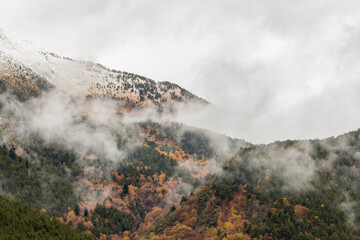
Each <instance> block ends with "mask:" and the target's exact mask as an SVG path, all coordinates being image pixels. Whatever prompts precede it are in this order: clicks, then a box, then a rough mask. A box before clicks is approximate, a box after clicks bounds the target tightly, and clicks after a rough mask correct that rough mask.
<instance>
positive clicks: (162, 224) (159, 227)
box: [154, 211, 174, 234]
mask: <svg viewBox="0 0 360 240" xmlns="http://www.w3.org/2000/svg"><path fill="white" fill-rule="evenodd" d="M173 225H174V212H173V211H170V212H169V213H168V214H166V216H165V217H163V218H161V219H160V220H159V221H158V222H157V223H156V225H155V229H154V233H155V234H161V233H163V232H164V230H165V229H166V228H171V227H172V226H173Z"/></svg>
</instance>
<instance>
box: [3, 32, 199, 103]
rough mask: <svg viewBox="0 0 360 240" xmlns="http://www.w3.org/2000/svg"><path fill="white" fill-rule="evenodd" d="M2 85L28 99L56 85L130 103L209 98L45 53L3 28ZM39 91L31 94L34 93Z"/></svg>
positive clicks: (92, 95) (68, 90)
mask: <svg viewBox="0 0 360 240" xmlns="http://www.w3.org/2000/svg"><path fill="white" fill-rule="evenodd" d="M0 36H1V38H2V39H3V40H4V41H3V43H2V44H1V42H0V84H2V85H5V86H7V87H8V88H11V89H13V90H14V89H15V91H17V92H18V93H19V94H20V95H21V94H22V93H23V92H27V94H25V95H26V96H25V97H24V98H25V99H28V98H30V97H33V96H37V95H38V94H40V93H41V92H42V91H43V90H46V89H49V88H51V87H56V88H58V89H60V90H62V91H66V92H68V93H70V94H71V95H75V96H86V97H91V98H95V97H107V98H112V99H119V100H122V101H125V102H126V103H128V105H130V106H147V105H149V104H150V105H153V106H155V107H157V108H159V106H160V105H161V104H163V103H165V102H170V103H175V102H187V101H194V100H195V101H200V102H204V103H206V101H204V100H202V99H200V98H198V97H196V96H195V95H193V94H191V93H190V92H188V91H187V90H185V89H183V88H181V87H179V86H178V85H176V84H172V83H170V82H155V81H153V80H151V79H149V78H146V77H143V76H140V75H137V74H133V73H127V72H123V71H116V70H110V69H108V68H106V67H104V66H102V65H100V64H97V63H93V62H87V61H77V60H73V59H70V58H66V57H60V56H58V55H56V54H54V53H49V52H46V51H44V50H42V49H40V48H37V47H36V46H35V45H33V44H31V43H28V42H20V43H19V42H15V41H11V40H9V38H8V37H7V36H6V34H5V33H4V32H3V31H1V32H0ZM34 92H35V93H36V94H31V93H34Z"/></svg>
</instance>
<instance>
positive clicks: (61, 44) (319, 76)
mask: <svg viewBox="0 0 360 240" xmlns="http://www.w3.org/2000/svg"><path fill="white" fill-rule="evenodd" d="M0 28H1V29H3V30H4V31H5V32H6V33H8V34H10V35H12V36H13V37H14V38H15V39H18V40H29V41H31V42H33V43H35V44H36V45H38V46H40V47H42V48H44V49H46V50H48V51H51V52H55V53H57V54H59V55H62V56H68V57H72V58H76V59H86V60H92V61H95V62H99V63H101V64H103V65H105V66H107V67H109V68H113V69H117V70H124V71H127V72H134V73H137V74H140V75H144V76H147V77H149V78H152V79H154V80H156V81H171V82H175V83H178V84H179V85H181V86H182V87H184V88H186V89H188V90H189V91H191V92H193V93H195V94H197V95H199V96H201V97H203V98H205V99H207V100H209V101H210V102H212V103H214V104H216V105H217V106H220V107H222V108H227V111H228V114H224V115H222V116H219V114H213V113H208V114H205V115H204V116H203V118H196V120H194V125H199V126H203V127H207V128H211V129H212V130H215V131H218V132H223V133H226V134H227V135H231V136H236V137H239V138H244V139H246V140H249V141H252V142H269V141H274V140H277V139H288V138H291V139H294V138H296V139H298V138H317V137H318V138H323V137H328V136H331V135H338V134H341V133H344V132H346V131H350V130H355V129H357V128H359V127H360V111H359V109H360V94H359V93H360V1H357V0H353V1H347V0H337V1H334V0H321V1H320V0H302V1H298V0H248V1H245V0H231V1H229V0H218V1H215V0H182V1H178V0H177V1H175V0H142V1H141V0H127V1H123V0H62V1H48V0H22V1H20V0H11V1H9V0H0ZM225 116H226V117H225ZM210 117H211V118H212V119H211V120H210V119H209V121H205V120H204V118H205V119H206V118H210ZM190 118H191V117H190ZM204 121H205V122H207V123H206V124H205V123H204ZM190 122H191V121H190Z"/></svg>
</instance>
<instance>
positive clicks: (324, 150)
mask: <svg viewBox="0 0 360 240" xmlns="http://www.w3.org/2000/svg"><path fill="white" fill-rule="evenodd" d="M193 103H196V104H199V103H200V104H207V102H206V101H205V100H203V99H201V98H198V97H196V96H195V95H193V94H191V93H190V92H188V91H187V90H185V89H183V88H181V87H179V86H178V85H176V84H172V83H170V82H155V81H153V80H151V79H148V78H146V77H142V76H139V75H136V74H131V73H126V72H122V71H115V70H109V69H107V68H106V67H103V66H101V65H99V64H95V63H91V62H85V61H77V60H72V59H69V58H65V57H60V56H58V55H56V54H52V53H48V52H46V51H43V50H40V49H39V48H37V47H35V46H33V45H32V44H30V43H16V42H14V41H12V40H11V39H10V38H9V37H7V36H6V34H4V33H3V32H0V140H1V143H2V146H1V147H0V194H1V196H0V202H1V206H2V208H0V219H2V224H0V233H4V235H2V236H6V237H7V236H8V235H9V234H10V233H9V232H15V234H17V235H16V236H19V238H20V237H25V238H33V239H41V238H52V237H53V238H59V237H60V236H61V238H65V239H66V238H67V239H82V238H98V239H113V240H114V239H219V240H220V239H221V240H230V239H314V240H315V239H360V229H359V227H358V226H359V221H360V211H359V210H360V201H359V199H360V191H359V187H358V182H359V181H360V172H359V169H360V168H359V167H360V131H359V130H358V131H354V132H350V133H346V134H344V135H341V136H338V137H333V138H329V139H323V140H318V139H316V140H301V141H300V140H287V141H282V142H275V143H272V144H267V145H254V144H251V143H249V142H246V141H244V140H240V139H232V138H230V137H227V136H224V135H222V134H218V133H214V132H211V131H209V130H205V129H199V128H194V127H191V126H187V125H184V124H181V123H177V122H173V121H171V118H168V115H167V114H163V113H164V112H167V111H168V112H170V113H171V112H173V111H176V108H177V106H179V105H181V104H193ZM190 117H191V116H190ZM4 196H5V197H4ZM10 199H12V200H10ZM8 223H10V224H8ZM66 225H68V226H66ZM74 229H76V230H74ZM15 230H16V231H15ZM33 230H34V231H33ZM5 234H7V235H5ZM29 234H30V235H29ZM84 234H85V235H84Z"/></svg>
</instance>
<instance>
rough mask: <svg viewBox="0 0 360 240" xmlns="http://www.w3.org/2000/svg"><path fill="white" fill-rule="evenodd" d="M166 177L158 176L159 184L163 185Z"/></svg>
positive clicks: (163, 175)
mask: <svg viewBox="0 0 360 240" xmlns="http://www.w3.org/2000/svg"><path fill="white" fill-rule="evenodd" d="M165 178H166V175H165V174H164V173H162V174H160V176H159V184H161V185H163V184H164V181H165Z"/></svg>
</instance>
